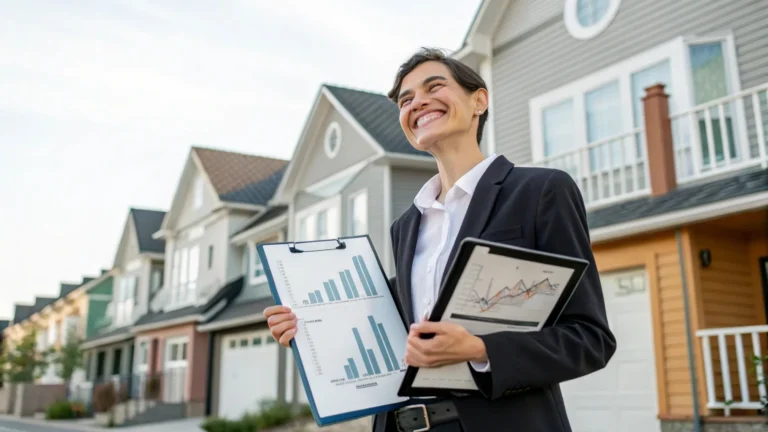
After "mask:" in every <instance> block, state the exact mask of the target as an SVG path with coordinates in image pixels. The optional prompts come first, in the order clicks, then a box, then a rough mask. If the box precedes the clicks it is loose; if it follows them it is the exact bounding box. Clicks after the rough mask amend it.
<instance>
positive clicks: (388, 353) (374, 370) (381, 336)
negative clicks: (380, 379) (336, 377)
mask: <svg viewBox="0 0 768 432" xmlns="http://www.w3.org/2000/svg"><path fill="white" fill-rule="evenodd" d="M368 324H369V326H370V328H371V331H373V336H374V337H375V339H376V343H377V344H378V346H379V351H380V352H381V356H382V358H383V359H384V364H385V366H386V367H387V370H386V371H382V370H381V368H380V367H379V360H378V359H377V358H376V353H375V352H374V351H373V350H372V349H370V348H368V347H366V346H365V343H363V338H362V337H361V336H360V331H359V330H358V328H357V327H353V328H352V334H353V335H354V336H355V341H356V342H357V349H358V351H359V354H360V357H362V359H363V364H364V365H365V371H366V375H364V376H370V375H379V374H381V373H386V372H393V371H396V370H399V369H400V364H399V363H398V361H397V358H396V357H395V352H394V350H392V344H391V343H390V342H389V337H388V336H387V332H386V331H385V330H384V326H383V325H382V324H381V323H377V322H376V320H375V319H374V317H373V315H368ZM344 372H345V373H346V374H347V378H349V377H350V376H351V377H352V378H359V377H360V374H359V372H358V370H357V366H356V365H355V360H354V359H353V358H352V357H350V358H348V359H347V364H345V365H344ZM350 379H351V378H350Z"/></svg>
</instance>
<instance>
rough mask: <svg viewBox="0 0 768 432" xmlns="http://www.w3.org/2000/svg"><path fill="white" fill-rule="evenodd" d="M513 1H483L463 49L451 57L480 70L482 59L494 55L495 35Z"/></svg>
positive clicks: (469, 29)
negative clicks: (493, 41)
mask: <svg viewBox="0 0 768 432" xmlns="http://www.w3.org/2000/svg"><path fill="white" fill-rule="evenodd" d="M510 1H513V0H493V1H490V0H483V1H482V2H480V5H479V6H478V8H477V12H476V13H475V16H474V17H473V18H472V22H471V24H470V25H469V28H468V29H467V33H466V34H465V36H464V40H463V41H462V43H461V47H459V49H458V50H457V51H456V52H454V53H453V54H452V55H451V57H453V58H456V59H457V60H460V61H462V62H464V63H466V64H468V65H469V66H471V67H473V68H478V67H479V63H480V61H481V59H482V58H485V57H490V56H491V55H492V53H493V44H492V40H493V35H494V34H495V33H496V29H497V28H498V26H499V24H500V23H501V20H502V19H503V18H504V11H505V10H506V9H507V6H508V5H509V3H510Z"/></svg>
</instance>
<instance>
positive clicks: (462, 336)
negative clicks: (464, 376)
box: [405, 321, 488, 367]
mask: <svg viewBox="0 0 768 432" xmlns="http://www.w3.org/2000/svg"><path fill="white" fill-rule="evenodd" d="M422 333H427V334H429V333H434V334H435V336H434V337H432V338H431V339H421V338H420V337H419V335H420V334H422ZM468 361H474V362H478V363H480V362H485V361H488V356H487V353H486V351H485V343H484V342H483V340H482V339H480V338H479V337H477V336H473V335H472V334H470V333H469V332H467V330H466V329H465V328H464V327H462V326H460V325H458V324H454V323H449V322H430V321H422V322H420V323H417V324H413V325H411V331H410V332H409V333H408V341H407V345H406V350H405V362H406V363H407V364H408V365H410V366H415V367H439V366H445V365H449V364H454V363H462V362H468Z"/></svg>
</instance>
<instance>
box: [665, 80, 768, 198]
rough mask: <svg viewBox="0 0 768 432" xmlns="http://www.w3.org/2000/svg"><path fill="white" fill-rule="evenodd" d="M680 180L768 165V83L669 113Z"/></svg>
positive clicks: (684, 181) (688, 180)
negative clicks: (767, 144)
mask: <svg viewBox="0 0 768 432" xmlns="http://www.w3.org/2000/svg"><path fill="white" fill-rule="evenodd" d="M670 120H671V122H672V137H673V138H672V139H673V141H674V143H675V145H674V152H675V169H676V172H677V182H678V183H681V184H682V183H686V182H690V181H695V180H698V179H700V178H703V177H707V176H710V175H716V174H718V173H723V172H727V171H732V170H738V169H743V168H748V167H751V166H757V165H762V167H763V168H768V156H766V153H768V149H766V141H768V136H767V135H766V132H768V83H766V84H763V85H760V86H757V87H753V88H750V89H747V90H744V91H742V92H739V93H736V94H733V95H730V96H727V97H723V98H720V99H715V100H713V101H710V102H707V103H705V104H701V105H698V106H696V107H694V108H692V109H690V110H688V111H685V112H681V113H677V114H674V115H671V116H670Z"/></svg>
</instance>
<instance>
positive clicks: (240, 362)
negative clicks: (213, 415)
mask: <svg viewBox="0 0 768 432" xmlns="http://www.w3.org/2000/svg"><path fill="white" fill-rule="evenodd" d="M277 355H278V344H277V343H275V342H274V339H272V337H270V335H269V332H267V331H259V332H248V333H240V334H236V335H232V336H226V337H224V339H223V341H222V346H221V364H220V370H219V377H220V378H219V380H220V382H221V384H220V386H219V395H220V397H219V416H221V417H225V418H229V419H237V418H240V417H241V416H242V415H243V414H245V413H246V412H256V411H257V410H258V408H259V406H260V403H261V401H262V400H268V399H269V400H275V399H277V363H278V360H277Z"/></svg>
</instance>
